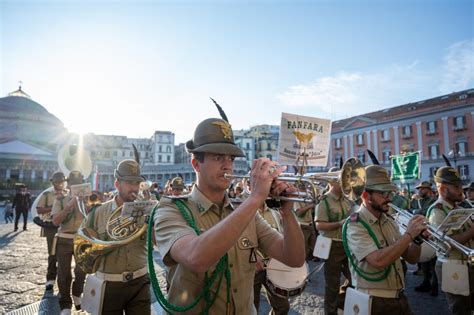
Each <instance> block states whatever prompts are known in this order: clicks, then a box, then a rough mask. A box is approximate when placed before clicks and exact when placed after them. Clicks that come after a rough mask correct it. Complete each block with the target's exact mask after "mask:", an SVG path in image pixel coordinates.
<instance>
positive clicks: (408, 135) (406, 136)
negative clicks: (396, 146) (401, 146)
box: [402, 133, 413, 139]
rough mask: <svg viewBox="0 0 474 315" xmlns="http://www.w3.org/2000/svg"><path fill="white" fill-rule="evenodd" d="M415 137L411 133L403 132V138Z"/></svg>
mask: <svg viewBox="0 0 474 315" xmlns="http://www.w3.org/2000/svg"><path fill="white" fill-rule="evenodd" d="M411 138H413V135H412V134H411V133H410V134H402V139H411Z"/></svg>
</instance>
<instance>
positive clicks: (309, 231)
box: [294, 202, 317, 259]
mask: <svg viewBox="0 0 474 315" xmlns="http://www.w3.org/2000/svg"><path fill="white" fill-rule="evenodd" d="M306 206H308V204H307V203H304V202H295V203H294V209H295V211H296V210H298V209H300V208H303V207H306ZM313 211H314V208H311V209H308V210H306V212H304V213H303V214H301V215H298V214H297V215H296V218H297V219H298V222H299V223H300V227H301V231H302V232H303V236H304V246H305V250H306V259H311V258H313V249H314V244H315V243H316V236H317V235H316V231H315V230H314V226H313V214H312V212H313Z"/></svg>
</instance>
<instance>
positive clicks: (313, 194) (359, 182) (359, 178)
mask: <svg viewBox="0 0 474 315" xmlns="http://www.w3.org/2000/svg"><path fill="white" fill-rule="evenodd" d="M225 178H230V179H242V180H244V181H246V182H247V185H244V189H245V191H246V193H247V194H250V193H251V192H250V191H249V189H248V181H250V175H231V174H225ZM276 179H277V180H279V181H284V182H288V183H293V184H295V186H296V187H297V189H298V191H296V192H294V193H291V194H290V195H288V196H269V199H275V200H277V201H296V202H304V203H318V202H319V200H320V198H321V196H322V195H323V188H322V186H321V183H322V182H323V183H329V182H335V181H337V182H339V184H340V185H341V189H342V192H343V194H344V196H345V197H347V198H348V199H349V200H351V201H355V200H357V199H359V197H360V195H361V194H362V192H363V191H364V187H365V168H364V165H363V164H362V162H361V161H360V160H358V159H356V158H354V157H352V158H350V159H348V160H347V161H346V162H344V165H343V166H342V169H341V170H340V171H338V172H327V173H316V174H311V175H292V174H283V175H281V176H278V177H277V178H276ZM302 187H303V188H302Z"/></svg>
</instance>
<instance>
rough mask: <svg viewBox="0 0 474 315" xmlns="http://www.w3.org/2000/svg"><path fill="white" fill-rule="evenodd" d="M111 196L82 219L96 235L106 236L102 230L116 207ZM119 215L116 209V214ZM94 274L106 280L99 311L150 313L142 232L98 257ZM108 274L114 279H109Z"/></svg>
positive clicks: (144, 241)
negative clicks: (85, 218) (127, 242)
mask: <svg viewBox="0 0 474 315" xmlns="http://www.w3.org/2000/svg"><path fill="white" fill-rule="evenodd" d="M115 198H117V197H115ZM115 198H114V199H112V200H109V201H107V202H106V203H104V204H103V205H101V206H99V207H97V208H95V209H94V210H93V211H92V212H91V213H90V214H89V215H88V216H87V221H86V223H85V226H86V227H89V228H92V229H93V230H94V231H96V232H97V233H98V238H99V239H101V240H104V241H107V240H109V239H108V235H107V232H106V227H107V221H108V220H109V217H110V216H111V215H112V213H113V212H114V211H115V210H116V209H117V203H116V202H115ZM119 215H120V213H118V214H117V215H116V216H119ZM96 275H97V276H98V277H99V278H103V279H105V280H106V281H107V284H106V286H105V293H104V300H103V306H102V313H103V314H107V313H113V312H119V313H120V314H121V313H122V311H123V310H125V311H126V312H127V313H129V312H133V313H136V314H149V313H150V279H149V277H148V271H147V252H146V239H145V234H144V235H142V236H141V237H140V238H139V239H138V240H136V241H133V242H131V243H129V244H127V245H123V246H119V247H118V248H116V249H114V250H112V251H111V252H110V253H107V255H104V256H103V257H101V258H100V263H99V267H98V269H97V271H96ZM117 275H118V276H119V277H117ZM112 277H113V278H115V279H113V280H111V278H112ZM119 278H120V279H119ZM108 279H109V280H108ZM114 280H115V281H114Z"/></svg>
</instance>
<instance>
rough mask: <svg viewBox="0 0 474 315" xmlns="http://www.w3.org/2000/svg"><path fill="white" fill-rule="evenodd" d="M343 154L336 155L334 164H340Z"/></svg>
mask: <svg viewBox="0 0 474 315" xmlns="http://www.w3.org/2000/svg"><path fill="white" fill-rule="evenodd" d="M341 157H342V155H341V154H340V153H338V154H336V155H335V156H334V165H339V161H340V160H341Z"/></svg>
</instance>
